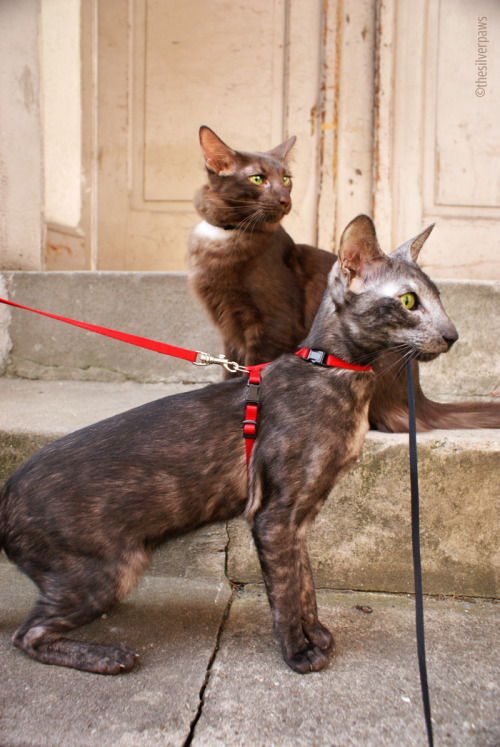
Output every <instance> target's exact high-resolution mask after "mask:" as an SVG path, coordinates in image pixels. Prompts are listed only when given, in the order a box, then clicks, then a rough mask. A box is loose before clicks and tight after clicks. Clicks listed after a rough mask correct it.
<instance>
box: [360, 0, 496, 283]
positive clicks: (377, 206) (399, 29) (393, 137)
mask: <svg viewBox="0 0 500 747" xmlns="http://www.w3.org/2000/svg"><path fill="white" fill-rule="evenodd" d="M380 13H381V15H380V19H379V20H380V23H379V26H378V28H379V29H380V38H379V45H378V48H379V57H378V62H379V87H378V95H379V101H378V114H379V116H378V121H377V131H376V143H375V169H376V178H375V195H374V212H375V219H376V222H377V225H378V226H379V228H380V232H381V234H384V232H385V236H386V238H387V243H389V240H390V239H392V243H393V245H397V244H398V243H399V242H401V241H404V240H406V239H407V238H409V237H410V236H411V235H413V234H415V233H417V231H418V230H419V229H420V227H421V225H423V224H429V223H432V222H434V221H435V222H436V229H435V232H434V234H433V236H432V240H430V241H429V242H428V243H427V244H426V246H425V248H424V250H423V252H422V255H421V261H422V263H423V265H424V267H425V269H426V271H427V272H429V274H430V275H431V276H433V277H455V278H485V279H490V278H492V279H493V278H500V127H499V124H498V122H499V119H498V118H499V114H500V46H499V45H498V44H496V42H495V41H494V40H495V39H496V38H497V36H498V32H499V30H500V3H499V2H498V0H481V1H480V2H479V1H478V0H454V1H453V2H452V1H451V0H431V1H430V2H426V0H412V1H411V2H404V3H403V2H397V0H385V1H384V3H383V4H381V11H380ZM412 232H413V234H412ZM437 246H439V251H436V247H437Z"/></svg>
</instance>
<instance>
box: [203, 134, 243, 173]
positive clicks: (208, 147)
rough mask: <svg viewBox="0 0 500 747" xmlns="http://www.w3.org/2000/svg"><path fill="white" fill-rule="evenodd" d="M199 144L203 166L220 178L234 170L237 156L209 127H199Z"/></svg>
mask: <svg viewBox="0 0 500 747" xmlns="http://www.w3.org/2000/svg"><path fill="white" fill-rule="evenodd" d="M200 144H201V149H202V151H203V155H204V156H205V166H206V167H207V169H208V170H209V171H214V172H215V173H216V174H219V175H220V176H225V175H227V174H232V173H233V171H234V170H235V168H236V161H237V154H236V151H234V150H233V149H232V148H230V147H229V145H226V143H224V142H223V141H222V140H221V139H220V137H218V136H217V135H216V134H215V132H214V131H213V130H211V129H210V127H207V126H206V125H202V126H201V127H200Z"/></svg>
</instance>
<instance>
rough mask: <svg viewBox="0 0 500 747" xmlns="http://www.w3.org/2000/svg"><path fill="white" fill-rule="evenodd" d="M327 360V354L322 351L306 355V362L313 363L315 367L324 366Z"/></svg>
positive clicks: (312, 351)
mask: <svg viewBox="0 0 500 747" xmlns="http://www.w3.org/2000/svg"><path fill="white" fill-rule="evenodd" d="M327 358H328V353H325V351H324V350H310V351H309V352H308V354H307V358H306V361H309V363H314V364H315V365H316V366H326V359H327Z"/></svg>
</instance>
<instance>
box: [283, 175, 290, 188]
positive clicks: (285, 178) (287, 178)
mask: <svg viewBox="0 0 500 747" xmlns="http://www.w3.org/2000/svg"><path fill="white" fill-rule="evenodd" d="M291 181H292V177H291V176H288V174H285V176H284V177H283V184H284V185H285V187H288V185H289V184H290V182H291Z"/></svg>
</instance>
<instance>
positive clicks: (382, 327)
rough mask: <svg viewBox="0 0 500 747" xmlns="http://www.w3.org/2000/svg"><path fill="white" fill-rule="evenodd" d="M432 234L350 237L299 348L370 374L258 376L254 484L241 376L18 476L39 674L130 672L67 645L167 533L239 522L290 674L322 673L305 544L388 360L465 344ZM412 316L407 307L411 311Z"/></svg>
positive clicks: (327, 371) (76, 439)
mask: <svg viewBox="0 0 500 747" xmlns="http://www.w3.org/2000/svg"><path fill="white" fill-rule="evenodd" d="M426 233H427V232H424V233H423V234H422V235H420V236H418V237H417V238H416V239H414V240H413V241H410V242H408V243H407V244H405V245H404V246H403V247H401V248H400V249H398V250H396V251H395V252H393V253H392V254H391V255H390V256H387V255H385V254H384V253H383V252H382V251H381V249H380V247H379V245H378V241H377V238H376V234H375V229H374V227H373V224H372V222H371V220H370V218H368V217H366V216H359V217H358V218H356V219H355V220H354V221H353V222H351V223H350V224H349V226H348V227H347V228H346V230H345V232H344V234H343V237H342V240H341V243H340V248H339V261H338V262H337V263H335V265H334V266H333V268H332V270H331V272H330V275H329V281H328V286H327V289H326V292H325V294H324V297H323V300H322V302H321V304H320V307H319V310H318V313H317V314H316V317H315V319H314V322H313V324H312V327H311V329H310V331H309V333H308V335H307V336H306V340H305V344H306V345H307V347H310V348H317V349H322V350H324V351H327V352H329V353H331V354H333V355H336V356H337V357H340V358H343V359H345V360H347V361H348V362H351V363H361V364H365V365H371V366H373V370H372V371H356V370H346V369H342V368H327V367H323V366H319V365H314V364H313V363H310V362H307V361H304V360H303V359H302V358H299V357H297V356H296V355H293V354H284V355H282V356H280V357H279V358H277V360H275V361H274V362H273V363H271V364H270V365H269V366H267V367H266V368H265V369H263V371H262V383H261V401H260V407H259V412H260V414H259V423H258V432H257V438H256V441H255V445H254V448H253V451H252V456H251V460H250V465H249V476H248V481H247V473H246V459H245V442H244V439H243V438H242V428H241V424H242V420H243V417H244V411H245V405H244V399H245V391H246V386H247V382H246V380H245V379H244V378H235V379H231V380H228V381H222V382H219V383H217V384H211V385H209V386H207V387H205V388H202V389H198V390H194V391H191V392H187V393H182V394H178V395H174V396H171V397H165V398H163V399H160V400H158V401H155V402H151V403H149V404H146V405H143V406H141V407H138V408H135V409H133V410H130V411H128V412H125V413H123V414H120V415H116V416H114V417H112V418H109V419H107V420H104V421H102V422H99V423H97V424H95V425H91V426H90V427H87V428H84V429H82V430H80V431H77V432H76V433H73V434H70V435H68V436H66V437H64V438H62V439H60V440H59V441H56V442H55V443H53V444H51V445H49V446H46V447H45V448H44V449H42V450H41V451H40V452H39V453H38V454H37V455H35V456H34V457H32V458H31V459H30V460H29V461H27V462H26V463H25V464H24V465H23V466H21V467H20V468H19V469H18V470H17V471H16V472H15V473H14V474H13V475H12V476H11V477H10V478H9V479H8V480H7V482H6V483H5V485H4V487H3V489H2V491H1V494H0V546H1V547H3V549H4V550H5V552H6V553H7V555H8V557H9V558H10V559H11V560H12V561H13V562H15V563H17V565H18V566H19V568H20V569H21V570H22V571H24V572H25V573H26V574H27V575H28V576H29V577H30V578H31V579H32V580H33V581H34V582H35V584H37V586H38V587H39V589H40V598H39V600H38V601H37V602H36V604H35V606H34V608H33V610H32V611H31V613H30V614H29V616H28V618H27V619H26V620H25V621H24V622H23V623H22V624H21V625H20V627H19V628H18V630H17V631H16V632H15V633H14V636H13V643H14V644H15V646H17V647H18V648H19V649H21V650H22V651H23V652H25V653H26V654H28V655H29V656H31V657H32V658H33V659H36V660H38V661H40V662H45V663H47V664H55V665H61V666H67V667H74V668H76V669H81V670H85V671H89V672H98V673H101V674H118V673H119V672H122V671H126V670H129V669H131V668H132V667H133V665H134V662H135V660H136V658H137V654H136V653H135V652H134V651H132V650H131V649H129V648H128V647H127V646H126V645H123V644H121V643H120V644H119V645H109V644H108V645H106V644H101V643H88V642H83V641H77V640H73V639H71V638H69V637H67V633H68V632H69V631H71V630H72V629H74V628H77V627H78V626H81V625H84V624H85V623H88V622H90V621H91V620H93V619H95V618H97V617H98V616H100V615H102V613H104V612H105V611H106V610H108V609H109V608H110V607H111V606H113V605H114V604H116V603H117V602H118V601H119V600H120V599H122V598H123V597H124V596H125V595H126V594H127V592H128V591H129V590H130V589H131V588H132V587H133V586H134V584H135V583H136V581H137V580H138V578H139V576H140V575H141V573H142V572H143V570H144V569H145V568H146V567H147V565H148V563H149V561H150V558H151V555H152V552H153V551H154V549H155V548H157V547H158V546H159V545H161V544H162V543H164V542H166V541H167V540H169V539H170V538H172V537H176V536H178V535H181V534H184V533H186V532H189V531H192V530H194V529H197V528H198V527H201V526H203V525H206V524H208V523H212V522H224V521H227V520H229V519H231V518H233V517H235V516H238V515H242V514H243V515H245V516H246V518H247V519H248V521H249V522H250V524H251V527H252V533H253V538H254V540H255V545H256V548H257V553H258V557H259V561H260V565H261V568H262V573H263V577H264V581H265V586H266V590H267V594H268V598H269V603H270V606H271V611H272V619H273V626H274V631H275V634H276V636H277V639H278V641H279V643H280V645H281V650H282V653H283V657H284V660H285V661H286V663H287V664H288V665H289V666H290V667H291V668H292V669H293V670H295V671H296V672H300V673H306V672H310V671H317V670H320V669H322V668H323V667H325V666H326V664H327V662H328V652H330V651H331V650H332V649H333V647H334V642H333V636H332V634H331V633H330V631H329V630H328V629H327V628H326V627H325V626H324V625H323V624H322V623H321V622H320V620H319V619H318V611H317V605H316V598H315V592H314V584H313V577H312V573H311V566H310V562H309V558H308V554H307V548H306V532H307V529H308V527H309V526H310V524H311V522H312V521H313V519H314V517H315V516H316V514H317V512H318V511H319V509H320V508H321V506H322V504H323V502H324V501H325V499H326V497H327V496H328V494H329V493H330V491H331V489H332V486H333V485H334V484H335V482H336V481H337V480H338V479H339V477H341V476H342V475H343V474H344V472H345V471H346V470H347V469H348V468H349V467H350V466H351V465H352V464H353V463H354V462H355V460H356V459H357V457H358V455H359V454H360V451H361V448H362V444H363V439H364V436H365V433H366V431H367V429H368V408H369V403H370V399H371V397H372V395H373V392H374V389H375V387H376V382H377V376H378V373H379V371H380V368H381V366H383V365H384V360H383V356H384V353H385V351H387V350H392V351H396V350H397V355H398V357H399V361H400V364H402V363H404V361H405V359H414V360H430V359H432V358H434V357H436V356H437V355H439V354H440V353H444V352H446V351H447V350H448V349H449V347H450V346H451V345H452V344H453V342H454V341H455V340H456V338H457V333H456V330H455V328H454V326H453V324H452V322H451V321H450V319H449V318H448V316H447V315H446V313H445V311H444V309H443V307H442V305H441V302H440V299H439V294H438V292H437V289H436V288H435V286H434V285H433V283H432V282H431V281H430V280H429V279H428V278H427V277H426V276H425V275H424V273H422V272H421V271H420V270H419V268H418V267H417V265H416V264H415V262H416V258H417V255H418V252H419V249H420V247H421V245H422V243H423V240H424V239H425V236H426ZM410 307H411V308H410Z"/></svg>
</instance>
